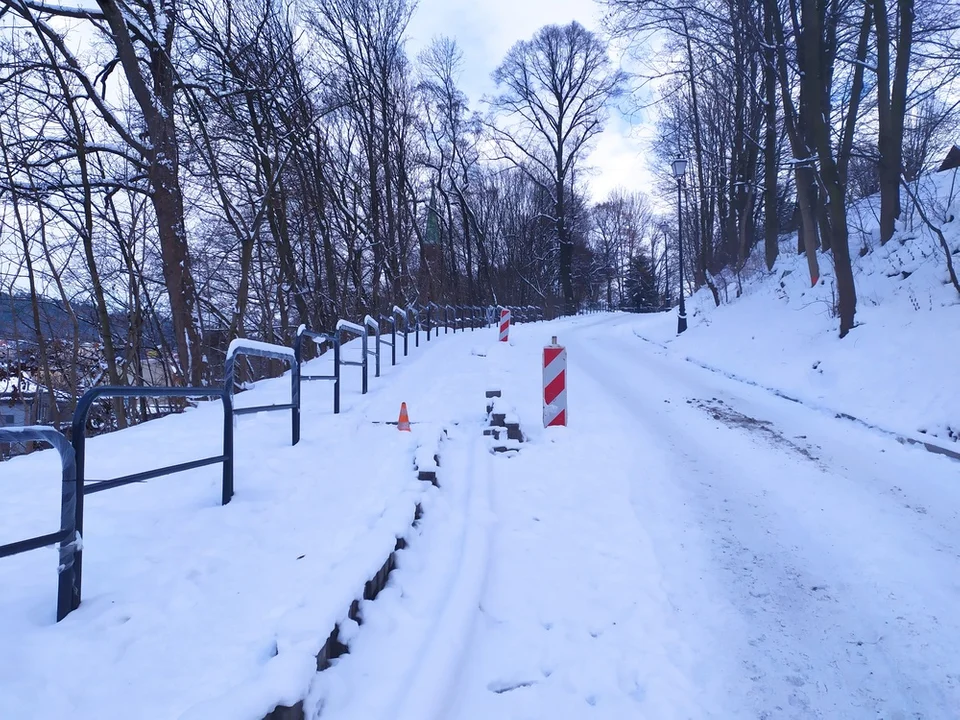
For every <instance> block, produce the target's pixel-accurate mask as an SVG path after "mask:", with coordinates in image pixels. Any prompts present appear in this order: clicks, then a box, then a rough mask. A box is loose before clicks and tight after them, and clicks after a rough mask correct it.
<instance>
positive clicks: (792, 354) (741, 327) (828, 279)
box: [636, 170, 960, 449]
mask: <svg viewBox="0 0 960 720" xmlns="http://www.w3.org/2000/svg"><path fill="white" fill-rule="evenodd" d="M958 172H960V171H958V170H951V171H947V172H942V173H934V174H930V175H925V176H922V178H921V182H920V185H919V189H916V190H915V192H916V194H917V195H918V197H919V198H921V199H922V202H923V208H924V211H925V214H926V216H927V217H928V219H929V220H930V221H931V222H932V223H934V224H935V225H936V226H937V227H938V228H940V229H941V232H942V233H943V235H944V238H945V239H946V241H947V244H948V247H949V249H950V251H951V253H952V257H953V263H954V265H955V269H956V270H957V272H958V273H960V175H958ZM903 201H904V216H903V218H902V219H901V220H900V221H899V223H898V229H897V233H896V234H895V235H894V237H893V239H892V240H890V242H888V243H887V244H886V245H884V246H881V245H880V243H879V239H878V238H879V221H878V219H877V218H878V213H879V201H878V199H877V198H876V197H873V198H868V199H867V200H864V201H862V202H860V203H857V204H856V205H855V206H854V207H853V208H852V209H851V211H850V214H849V221H850V248H851V252H852V253H853V256H854V257H853V264H854V276H855V282H856V287H857V297H858V304H857V317H856V321H857V327H855V328H854V329H853V330H852V331H851V333H850V335H849V336H848V337H846V338H844V339H843V340H841V339H840V338H839V337H838V333H837V327H838V320H837V319H836V317H835V316H834V313H833V309H832V308H833V305H834V302H835V289H834V273H833V267H832V256H831V255H830V254H829V253H826V254H824V253H821V254H820V256H819V260H820V267H821V275H822V278H821V280H820V282H819V283H818V284H817V286H816V287H814V288H811V287H810V283H809V274H808V272H807V268H806V260H805V259H804V258H803V257H802V256H799V255H796V239H795V238H794V237H791V238H788V239H785V240H784V242H783V243H782V244H781V248H780V249H781V253H780V258H779V260H778V261H777V264H776V266H775V267H774V270H773V272H772V273H768V272H767V271H766V268H765V267H762V262H763V259H762V257H761V255H762V253H754V257H753V258H752V260H751V265H750V266H749V267H748V268H746V269H745V270H744V272H743V273H742V278H741V284H742V288H743V293H742V296H741V297H739V298H738V297H736V295H737V287H738V281H737V279H736V278H735V277H730V276H721V277H718V278H716V281H717V283H718V285H719V286H720V289H721V295H722V296H723V298H724V300H725V302H724V304H722V305H721V306H720V307H715V306H714V302H713V299H712V296H711V294H710V292H709V291H708V290H706V289H704V290H701V291H700V292H698V293H696V294H695V295H694V296H693V297H692V298H689V299H688V301H687V302H688V315H689V316H690V320H689V324H690V329H689V330H688V331H687V332H686V333H684V334H683V335H681V336H679V337H677V335H676V318H675V316H674V315H673V314H662V315H654V316H647V317H646V318H645V320H644V322H641V323H638V324H637V328H636V332H637V334H638V335H640V336H642V337H644V338H647V339H650V340H653V341H656V342H659V343H662V344H665V345H667V346H668V347H669V349H670V351H671V352H672V353H674V354H676V355H677V356H679V357H681V358H683V357H689V358H691V359H693V360H696V361H697V362H700V363H705V364H708V365H710V366H712V367H715V368H717V369H719V370H722V371H724V372H728V373H732V374H735V375H737V376H741V377H745V378H749V379H750V380H752V381H754V382H758V383H761V384H763V385H765V386H767V387H771V388H775V389H777V390H780V391H782V392H784V393H786V394H788V395H790V396H793V397H796V398H798V399H801V400H804V401H805V402H808V403H810V404H815V405H818V406H821V407H825V408H830V409H832V410H834V411H836V412H845V413H849V414H852V415H855V416H857V417H860V418H862V419H863V420H865V421H867V422H870V423H873V424H875V425H878V426H880V427H884V428H887V429H889V430H891V431H894V432H898V433H902V434H905V435H909V436H917V435H921V436H922V435H924V434H926V435H928V436H933V437H934V438H936V439H935V442H940V443H946V444H952V443H953V442H956V441H958V440H960V384H958V383H957V382H956V379H955V375H956V364H957V352H958V350H960V294H958V293H957V291H956V290H955V289H954V287H953V285H952V284H950V282H949V279H948V275H947V269H946V260H945V252H944V250H943V248H942V247H941V245H940V240H939V238H937V236H936V235H935V234H934V233H932V232H931V231H930V230H929V229H928V228H927V227H926V225H925V224H924V222H923V221H922V219H921V217H920V215H919V213H918V212H917V211H916V210H915V209H914V208H913V205H912V203H911V202H910V200H909V198H908V197H907V196H906V195H905V196H904V198H903ZM727 301H728V302H727ZM958 449H960V448H958Z"/></svg>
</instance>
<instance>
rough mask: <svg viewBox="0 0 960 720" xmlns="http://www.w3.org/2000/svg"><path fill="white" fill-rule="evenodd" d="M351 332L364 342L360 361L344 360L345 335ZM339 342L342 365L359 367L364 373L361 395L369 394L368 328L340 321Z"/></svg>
mask: <svg viewBox="0 0 960 720" xmlns="http://www.w3.org/2000/svg"><path fill="white" fill-rule="evenodd" d="M345 332H349V333H351V334H353V335H356V336H357V337H359V338H361V339H362V341H363V347H362V349H361V353H360V360H359V361H357V360H344V359H343V352H342V350H343V334H344V333H345ZM336 333H337V340H338V341H339V343H340V347H341V356H340V365H350V366H352V367H359V368H360V369H361V371H362V380H361V385H360V387H361V393H362V394H364V395H366V394H367V328H366V327H365V326H364V325H357V324H356V323H352V322H350V321H349V320H338V321H337V330H336Z"/></svg>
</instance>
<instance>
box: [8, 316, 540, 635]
mask: <svg viewBox="0 0 960 720" xmlns="http://www.w3.org/2000/svg"><path fill="white" fill-rule="evenodd" d="M443 309H444V320H445V322H446V324H449V323H450V321H451V320H452V321H453V324H454V332H456V321H457V316H458V312H457V310H458V309H459V310H460V312H459V316H460V322H461V329H463V323H464V321H465V316H466V312H465V310H467V309H469V310H471V314H472V316H471V320H472V321H475V320H476V319H477V315H476V314H475V313H481V312H483V311H484V310H486V312H487V320H488V321H489V319H490V310H491V309H493V308H479V307H470V308H465V307H459V306H457V307H455V306H451V305H446V306H444V308H443ZM426 310H427V312H428V326H432V325H433V323H431V322H430V313H432V310H438V311H439V310H440V307H438V306H437V305H435V304H434V303H429V304H428V306H427V308H426ZM447 312H451V313H452V315H453V317H452V318H451V317H449V316H448V315H447ZM411 315H412V316H413V318H414V327H415V329H416V345H417V347H419V346H420V313H419V312H418V310H417V308H416V307H415V306H412V305H411V306H409V307H407V309H406V310H404V309H402V308H400V307H399V306H397V305H394V306H393V308H392V314H391V316H390V317H389V318H385V320H386V321H387V322H389V323H390V324H391V340H390V342H389V343H388V342H387V341H386V340H384V341H382V342H384V343H386V344H390V345H391V347H392V350H393V352H392V362H393V364H396V342H397V336H396V331H397V319H400V318H402V319H403V354H404V355H405V356H406V355H407V350H408V347H407V336H408V334H409V331H410V316H411ZM541 317H542V311H541ZM369 329H373V330H374V332H375V335H376V338H377V349H376V357H377V376H378V377H379V374H380V362H379V358H380V342H381V339H380V325H379V323H378V322H377V321H376V320H374V319H373V318H372V317H371V316H370V315H367V316H366V317H365V318H364V322H363V325H358V324H357V323H353V322H350V321H348V320H340V321H338V322H337V324H336V329H335V331H334V332H332V333H324V332H312V331H310V330H308V329H307V328H306V326H305V325H301V326H300V327H299V328H297V333H296V338H295V342H294V347H292V348H289V347H286V346H284V345H274V344H271V343H266V342H261V341H259V340H249V339H246V338H238V339H236V340H233V341H232V342H231V343H230V345H229V347H228V348H227V355H226V362H225V364H224V383H223V385H222V386H220V387H216V386H211V387H127V386H123V387H115V386H100V387H94V388H91V389H90V390H88V391H87V392H86V393H84V395H83V396H82V397H81V398H80V400H79V401H78V402H77V408H76V410H75V411H74V414H73V421H72V428H71V438H72V442H70V441H68V440H67V438H66V437H65V436H64V435H63V434H62V433H60V432H58V431H57V430H55V429H53V428H49V427H21V428H0V442H17V443H19V442H45V443H48V444H50V445H52V446H53V447H54V448H55V449H56V450H57V452H58V453H59V454H60V458H61V467H62V478H61V487H62V489H61V510H60V530H58V531H57V532H53V533H48V534H46V535H40V536H37V537H34V538H27V539H25V540H20V541H17V542H13V543H8V544H6V545H0V558H4V557H9V556H12V555H17V554H20V553H23V552H28V551H30V550H35V549H37V548H41V547H46V546H48V545H53V544H59V546H60V563H59V569H58V573H59V578H60V580H59V589H58V598H57V621H58V622H59V621H60V620H62V619H63V618H64V617H66V615H67V614H68V613H70V612H71V611H72V610H75V609H76V608H77V607H79V605H80V598H81V586H82V582H81V577H82V564H83V563H82V542H81V537H82V533H83V503H84V497H85V496H86V495H88V494H91V493H96V492H101V491H103V490H109V489H111V488H115V487H120V486H122V485H128V484H131V483H138V482H143V481H145V480H150V479H152V478H158V477H163V476H166V475H172V474H174V473H179V472H184V471H186V470H191V469H194V468H200V467H205V466H207V465H214V464H218V463H219V464H221V465H222V468H223V472H222V482H221V503H222V504H223V505H226V504H227V503H229V502H230V499H231V498H232V497H233V463H234V454H233V422H234V416H235V415H243V414H248V413H256V412H267V411H273V410H290V411H291V418H292V422H291V425H292V440H293V442H292V444H293V445H296V444H297V442H298V441H299V439H300V384H301V382H302V381H304V380H329V381H332V382H333V393H334V394H333V412H334V413H335V414H336V413H339V412H340V377H341V367H342V366H343V365H355V366H360V367H362V369H363V388H362V391H363V392H364V393H366V392H367V356H368V354H369V352H368V347H367V338H368V335H369V332H368V330H369ZM428 332H429V329H428ZM345 333H351V334H353V335H357V336H359V337H360V338H361V339H362V343H363V352H362V360H361V361H359V362H357V361H345V360H343V358H342V356H341V346H342V344H343V340H342V336H343V335H344V334H345ZM304 338H308V339H311V340H313V341H314V342H315V343H317V344H318V345H322V344H326V343H330V344H332V346H333V368H334V369H333V374H332V375H303V374H302V373H301V365H302V364H303V340H304ZM242 355H248V356H255V357H263V358H269V359H274V360H283V361H285V362H288V363H290V367H291V372H290V382H291V388H290V402H289V403H284V404H281V405H262V406H252V407H244V408H234V407H233V391H234V387H235V384H236V377H235V373H236V363H237V359H238V358H239V357H240V356H242ZM162 397H181V398H211V397H218V398H220V401H221V403H222V404H223V448H222V452H221V454H220V455H214V456H211V457H206V458H200V459H198V460H191V461H188V462H184V463H178V464H175V465H168V466H165V467H160V468H157V469H154V470H147V471H144V472H138V473H133V474H130V475H124V476H121V477H116V478H111V479H108V480H100V481H98V482H95V483H92V484H90V485H86V484H85V481H84V480H85V478H84V472H85V465H86V436H85V433H84V430H85V428H86V424H87V416H88V414H89V412H90V410H91V408H92V407H93V405H94V403H95V402H96V401H97V400H99V399H101V398H162Z"/></svg>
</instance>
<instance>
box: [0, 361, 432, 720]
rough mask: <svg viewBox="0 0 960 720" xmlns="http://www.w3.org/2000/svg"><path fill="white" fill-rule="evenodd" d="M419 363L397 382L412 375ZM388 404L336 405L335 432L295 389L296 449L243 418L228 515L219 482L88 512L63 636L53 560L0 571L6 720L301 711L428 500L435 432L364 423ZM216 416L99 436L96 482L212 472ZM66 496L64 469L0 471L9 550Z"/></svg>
mask: <svg viewBox="0 0 960 720" xmlns="http://www.w3.org/2000/svg"><path fill="white" fill-rule="evenodd" d="M427 356H428V355H427V354H426V353H421V354H420V355H419V356H417V357H411V358H408V359H407V363H408V366H407V367H397V368H393V369H392V370H393V371H394V373H395V375H396V377H402V376H403V374H404V372H411V371H413V370H414V369H415V366H416V365H417V363H418V362H423V361H424V360H425V358H426V357H427ZM314 363H318V364H320V365H322V367H318V368H314V367H313V364H314ZM328 366H329V360H328V359H326V358H320V359H318V360H315V361H312V362H311V363H308V364H306V369H307V370H308V371H310V372H319V371H323V370H327V367H328ZM432 371H435V368H433V369H432ZM345 374H349V371H347V370H346V369H345ZM378 389H379V390H382V389H383V385H380V386H379V388H378V386H374V387H373V388H372V391H371V394H370V395H369V396H367V398H361V397H360V396H359V394H357V393H352V392H345V393H344V409H345V412H344V414H343V415H341V416H333V415H332V414H330V406H329V399H328V397H327V395H328V394H329V393H328V391H327V392H325V390H326V388H325V387H316V386H314V385H311V384H306V385H304V387H303V413H304V414H303V433H302V439H301V442H300V444H299V445H297V446H296V447H292V448H291V447H287V443H288V441H289V440H288V433H289V417H288V415H287V413H273V414H262V415H258V416H256V417H245V418H238V427H237V429H236V431H235V436H236V450H237V458H236V480H235V486H236V495H235V497H234V499H233V501H232V502H231V503H230V504H229V505H227V506H224V507H221V506H220V504H219V483H220V468H219V466H214V467H208V468H202V469H197V470H193V471H189V472H184V473H181V474H178V475H175V476H170V477H164V478H158V479H155V480H151V481H148V482H145V483H139V484H134V485H131V486H126V487H122V488H117V489H113V490H110V491H107V492H103V493H99V494H96V495H91V496H90V497H88V498H87V500H86V507H85V534H84V538H83V541H84V578H83V590H84V596H83V601H82V603H81V605H80V608H79V609H78V610H76V611H74V612H73V613H72V614H71V615H69V616H68V617H67V618H66V619H65V620H64V621H63V622H61V623H59V624H57V623H55V622H54V612H55V603H56V573H55V571H56V550H55V548H50V549H49V550H40V551H35V552H32V553H26V554H22V555H18V556H15V557H13V558H5V559H3V561H0V587H2V588H3V592H0V637H2V638H3V639H4V642H3V644H2V650H0V717H3V718H7V717H10V718H14V717H15V718H18V719H24V720H27V719H29V718H38V719H40V718H44V719H45V718H50V717H66V716H70V717H75V718H112V717H129V716H130V715H131V714H133V715H135V716H136V717H138V718H145V719H146V718H171V717H174V718H175V717H185V718H190V717H202V718H205V719H206V720H211V719H215V718H221V717H222V718H231V719H235V718H243V717H250V718H261V717H263V715H265V714H266V713H267V712H269V711H270V710H271V709H272V708H273V707H274V706H275V705H276V704H277V702H286V701H290V702H291V704H292V702H295V701H296V700H298V699H300V698H303V697H305V696H306V694H307V691H308V689H309V686H310V682H311V680H312V678H313V677H314V675H315V668H316V660H315V655H316V653H317V651H318V650H319V649H320V647H321V645H322V644H323V642H324V641H325V640H326V638H327V636H328V635H329V633H330V630H331V629H332V628H333V625H334V623H336V622H337V621H339V620H342V619H343V618H344V617H345V615H346V612H347V609H348V608H349V606H350V602H351V601H352V600H353V599H354V598H355V597H358V596H360V595H361V594H362V591H363V585H364V583H365V582H366V581H367V580H368V579H370V577H372V576H373V574H374V573H375V572H376V571H377V570H378V569H379V567H380V566H381V565H382V563H383V562H384V560H385V559H386V557H387V555H388V554H389V553H390V552H391V551H392V550H393V548H394V545H395V543H396V538H397V537H398V536H402V535H404V534H405V533H407V532H408V531H409V528H410V523H411V522H412V520H413V516H414V507H415V505H416V504H417V502H418V501H419V500H420V499H421V498H422V496H423V494H424V492H425V490H424V488H425V487H426V486H427V484H426V483H422V482H420V481H418V480H417V479H416V474H415V473H414V471H413V460H414V456H415V453H416V449H417V447H418V446H419V445H420V444H424V443H425V444H428V445H429V444H430V443H433V447H436V437H437V434H438V432H439V429H438V427H437V426H435V425H431V424H429V423H427V424H421V425H415V426H414V429H413V432H412V433H398V432H397V431H396V429H395V428H392V427H390V426H387V425H382V424H374V423H371V422H369V419H370V416H369V414H368V409H367V407H368V405H369V403H370V402H371V400H372V399H374V398H375V397H376V396H377V391H378ZM287 393H289V383H288V381H287V379H286V378H278V379H276V380H270V381H264V382H261V383H258V384H257V387H256V389H254V390H251V391H250V395H251V396H252V397H254V399H255V400H256V401H257V402H260V403H269V402H271V401H273V402H277V401H282V400H283V399H284V397H285V395H286V394H287ZM220 413H221V409H220V407H219V403H202V404H201V406H200V407H199V408H197V409H195V410H190V411H188V412H186V413H184V414H183V415H180V416H171V417H168V418H164V419H161V420H156V421H152V422H150V423H147V424H144V425H140V426H137V427H135V428H132V429H129V430H125V431H122V432H119V433H114V434H111V435H106V436H101V437H96V438H91V439H90V440H89V441H88V443H87V468H88V477H89V478H91V479H100V478H105V477H112V476H116V475H120V474H124V473H128V472H137V471H140V470H144V469H148V468H151V467H157V466H159V465H161V464H172V463H176V462H183V461H187V460H191V459H195V458H199V457H204V456H209V455H213V454H217V453H218V452H219V448H220V433H221V430H222V420H221V414H220ZM431 434H432V436H431ZM371 447H373V448H376V451H375V452H372V453H371V452H367V451H366V448H371ZM358 448H363V449H364V451H363V452H361V453H358V452H357V450H358ZM59 486H60V476H59V463H58V462H57V456H56V454H55V453H53V452H40V453H35V454H33V455H29V456H25V457H21V458H17V459H14V460H12V461H9V462H5V463H3V465H2V466H0V493H2V497H3V502H2V503H0V543H6V542H13V541H16V540H19V539H22V538H24V537H28V536H33V535H39V534H42V533H45V532H50V531H52V530H54V529H55V527H56V524H57V522H58V519H59ZM64 667H69V668H71V671H70V672H69V673H64V672H63V668H64ZM40 698H42V700H38V699H40Z"/></svg>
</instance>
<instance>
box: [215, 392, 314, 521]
mask: <svg viewBox="0 0 960 720" xmlns="http://www.w3.org/2000/svg"><path fill="white" fill-rule="evenodd" d="M298 378H299V375H298ZM221 400H222V401H223V475H222V477H221V483H220V504H221V505H226V504H227V503H228V502H230V499H231V498H232V497H233V393H232V392H225V393H224V394H223V395H222V396H221ZM297 430H298V431H299V428H297Z"/></svg>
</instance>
